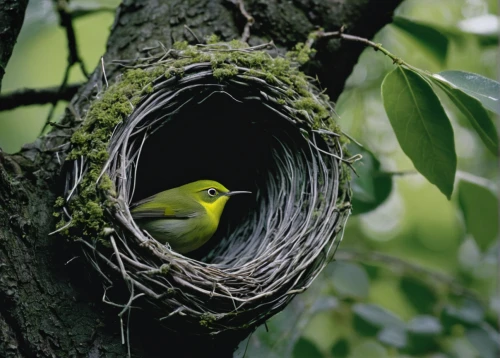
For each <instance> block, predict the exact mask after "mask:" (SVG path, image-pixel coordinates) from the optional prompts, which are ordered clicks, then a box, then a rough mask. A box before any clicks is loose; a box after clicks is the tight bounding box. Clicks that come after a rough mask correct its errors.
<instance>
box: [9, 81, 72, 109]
mask: <svg viewBox="0 0 500 358" xmlns="http://www.w3.org/2000/svg"><path fill="white" fill-rule="evenodd" d="M81 85H82V83H73V84H69V85H67V86H66V87H65V88H64V89H63V90H62V91H61V89H60V86H55V87H47V88H25V89H21V90H19V91H14V92H10V93H6V94H2V95H0V111H6V110H9V109H14V108H17V107H21V106H31V105H34V104H47V103H54V102H57V101H69V100H70V99H71V98H72V97H73V96H74V95H75V93H76V92H77V91H78V88H80V86H81Z"/></svg>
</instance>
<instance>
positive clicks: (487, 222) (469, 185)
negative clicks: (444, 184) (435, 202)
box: [458, 174, 499, 250]
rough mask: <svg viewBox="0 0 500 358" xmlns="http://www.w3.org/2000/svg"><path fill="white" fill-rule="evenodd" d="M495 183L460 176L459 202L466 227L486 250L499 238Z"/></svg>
mask: <svg viewBox="0 0 500 358" xmlns="http://www.w3.org/2000/svg"><path fill="white" fill-rule="evenodd" d="M492 187H494V185H493V183H491V182H489V181H487V180H486V179H483V178H476V177H474V176H472V175H470V174H465V175H460V180H459V182H458V200H459V203H460V209H461V210H462V213H463V215H464V219H465V227H466V229H467V232H468V233H470V234H471V235H472V236H473V237H474V239H475V240H476V243H477V244H478V246H479V247H480V248H481V249H482V250H485V249H487V248H488V247H489V246H490V245H491V244H492V243H493V242H494V241H495V240H496V238H497V237H498V215H499V213H498V199H497V193H496V192H495V191H493V190H492V189H493V188H492Z"/></svg>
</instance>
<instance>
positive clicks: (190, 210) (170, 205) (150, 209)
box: [131, 192, 205, 219]
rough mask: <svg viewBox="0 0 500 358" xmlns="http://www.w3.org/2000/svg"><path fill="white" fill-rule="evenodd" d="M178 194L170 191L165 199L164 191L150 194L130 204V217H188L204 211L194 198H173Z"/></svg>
mask: <svg viewBox="0 0 500 358" xmlns="http://www.w3.org/2000/svg"><path fill="white" fill-rule="evenodd" d="M178 195H179V194H177V193H175V192H170V193H169V195H168V202H167V200H165V199H163V197H164V196H165V192H161V193H159V194H156V195H153V196H150V197H149V198H146V199H143V200H140V201H138V202H137V203H135V204H133V205H132V208H131V209H132V210H131V213H132V217H133V218H134V219H145V218H172V219H189V218H194V217H196V216H198V215H200V213H202V212H205V210H204V208H203V206H202V205H201V204H199V203H198V202H196V201H195V200H194V199H191V198H186V196H184V195H182V196H181V195H179V200H175V199H176V196H178Z"/></svg>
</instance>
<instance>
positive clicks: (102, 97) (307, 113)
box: [56, 36, 340, 238]
mask: <svg viewBox="0 0 500 358" xmlns="http://www.w3.org/2000/svg"><path fill="white" fill-rule="evenodd" d="M219 41H220V40H219V39H218V38H217V37H216V36H212V37H210V39H209V41H208V45H204V46H191V45H189V44H188V43H187V42H177V43H175V44H174V45H173V49H172V51H171V56H169V57H166V58H164V59H163V60H162V63H161V65H155V64H152V65H150V66H149V67H147V69H143V68H136V69H131V70H127V71H125V72H124V73H123V75H122V76H121V78H120V79H119V81H118V82H117V83H115V84H114V85H112V86H110V87H109V88H108V89H106V91H104V92H103V93H101V94H99V97H98V99H96V100H95V101H94V102H93V103H92V105H91V107H90V109H89V111H88V114H87V116H86V120H85V122H84V123H83V124H82V126H81V127H80V128H79V129H78V130H77V131H76V132H75V133H74V134H73V136H72V138H71V143H72V145H73V149H72V151H71V152H70V153H69V155H68V158H67V159H68V160H76V159H78V158H80V157H84V158H86V161H87V171H86V174H85V175H84V176H83V178H82V180H81V182H80V184H79V188H78V195H75V196H74V197H73V198H72V199H71V201H70V202H69V204H67V205H68V206H69V211H70V212H71V215H72V221H71V224H70V225H69V226H68V227H66V228H65V229H64V230H63V233H65V234H67V235H70V236H72V237H79V236H81V235H82V234H83V235H85V236H88V235H91V236H93V237H99V238H102V237H104V236H105V235H104V229H105V228H106V226H108V224H107V223H106V220H105V215H104V213H105V210H106V209H107V208H112V207H113V202H112V198H113V197H115V196H116V193H115V190H114V185H113V183H112V181H111V180H110V179H109V177H108V176H107V175H103V176H101V177H100V178H99V176H100V175H101V171H102V168H103V166H104V164H105V163H106V160H107V159H108V143H109V140H110V138H111V135H112V133H113V131H114V129H115V127H116V126H117V125H118V124H119V123H121V122H123V121H125V120H126V119H127V117H128V116H129V115H130V114H131V113H132V112H133V110H134V108H135V106H136V105H137V104H138V103H139V102H140V101H141V100H142V99H143V98H144V97H145V96H147V95H148V94H150V93H151V92H153V90H154V89H153V85H152V82H153V81H154V80H155V79H158V78H161V77H162V76H163V77H164V78H171V77H178V78H180V77H183V76H185V75H186V71H187V69H186V66H188V65H191V64H194V63H205V64H207V65H210V67H211V69H212V74H213V77H214V79H215V80H217V81H219V82H223V81H227V80H230V79H232V78H234V77H235V76H239V77H240V80H241V78H243V79H245V78H250V77H253V78H255V77H257V78H259V79H262V80H264V81H266V82H267V83H268V84H269V85H272V86H275V87H276V88H278V89H279V90H280V91H277V93H280V92H281V93H284V95H282V96H281V97H280V96H278V98H276V99H275V101H276V103H277V104H279V105H286V106H288V107H290V108H292V109H294V110H295V111H296V113H295V115H296V116H297V121H298V122H300V123H305V124H304V125H301V129H300V130H301V131H302V132H306V134H307V132H308V131H309V130H310V129H320V128H328V129H330V130H332V131H334V132H335V133H340V130H339V128H338V127H337V125H336V123H335V120H334V118H333V115H332V111H331V109H330V108H329V105H328V97H327V96H326V95H324V94H317V92H318V91H317V90H316V89H315V88H314V87H313V86H312V85H311V83H310V79H309V78H307V77H306V75H305V74H304V73H302V72H301V71H299V69H298V67H299V65H300V64H303V63H305V62H307V61H308V60H309V57H310V55H311V53H312V50H311V49H309V48H307V47H306V46H304V44H297V46H295V48H294V49H293V50H292V51H290V52H289V53H288V54H287V55H286V57H285V58H283V57H277V58H273V57H271V56H270V55H269V53H267V52H265V51H258V50H248V45H247V44H246V43H243V42H240V41H237V40H233V41H231V42H228V43H226V42H224V43H222V42H219ZM299 117H300V119H299ZM330 139H331V138H327V137H325V140H327V141H328V140H330ZM98 179H99V180H98ZM63 205H65V203H64V200H63V199H62V198H59V199H58V200H57V201H56V206H57V207H61V206H63ZM64 225H66V222H64V220H61V222H60V223H59V224H58V228H60V227H63V226H64ZM76 227H78V228H81V229H82V230H79V231H78V230H73V228H76Z"/></svg>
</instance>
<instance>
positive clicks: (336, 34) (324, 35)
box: [305, 26, 424, 73]
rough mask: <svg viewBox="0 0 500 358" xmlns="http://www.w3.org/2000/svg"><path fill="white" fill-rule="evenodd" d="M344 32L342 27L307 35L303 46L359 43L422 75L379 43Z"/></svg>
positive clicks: (419, 70) (420, 71) (417, 69)
mask: <svg viewBox="0 0 500 358" xmlns="http://www.w3.org/2000/svg"><path fill="white" fill-rule="evenodd" d="M344 30H345V28H344V26H342V27H341V28H340V30H339V31H332V32H324V31H323V30H318V31H315V32H313V33H311V34H310V35H309V39H308V40H307V41H306V44H305V46H306V47H307V48H311V47H312V46H313V45H314V43H315V42H316V41H317V40H324V39H332V38H336V39H342V40H348V41H353V42H361V43H363V44H365V45H366V46H369V47H372V48H373V49H374V50H375V51H380V52H382V53H383V54H384V55H386V56H387V57H389V58H390V59H391V60H392V63H393V64H395V65H398V66H401V65H403V66H406V67H408V68H409V69H412V70H414V71H415V72H419V73H424V71H422V70H421V69H419V68H416V67H414V66H412V65H410V64H409V63H408V62H405V61H404V60H403V59H401V58H400V57H397V56H396V55H394V54H393V53H391V52H389V51H388V50H387V49H385V48H384V47H382V44H381V43H375V42H373V41H370V40H368V39H366V38H364V37H359V36H354V35H348V34H345V33H344Z"/></svg>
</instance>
